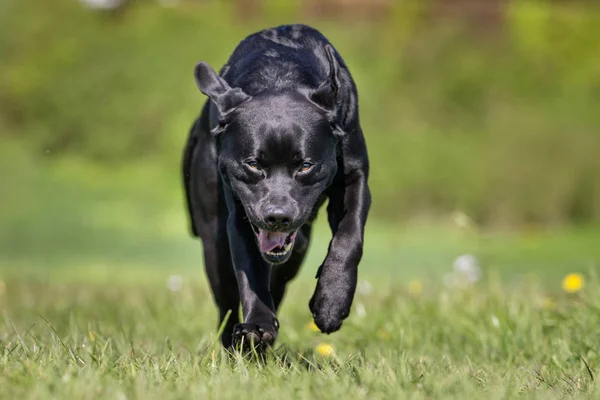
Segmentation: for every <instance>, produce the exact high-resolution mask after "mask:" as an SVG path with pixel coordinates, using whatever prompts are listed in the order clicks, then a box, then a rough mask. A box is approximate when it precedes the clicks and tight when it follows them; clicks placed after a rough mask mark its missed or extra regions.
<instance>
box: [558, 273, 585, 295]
mask: <svg viewBox="0 0 600 400" xmlns="http://www.w3.org/2000/svg"><path fill="white" fill-rule="evenodd" d="M562 288H563V290H564V291H565V292H567V293H577V292H579V291H580V290H581V289H582V288H583V275H581V274H569V275H567V276H565V277H564V278H563V280H562Z"/></svg>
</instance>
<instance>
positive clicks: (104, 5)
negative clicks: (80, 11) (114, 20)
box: [80, 0, 123, 10]
mask: <svg viewBox="0 0 600 400" xmlns="http://www.w3.org/2000/svg"><path fill="white" fill-rule="evenodd" d="M80 1H81V2H82V3H83V4H84V5H86V6H87V7H89V8H93V9H96V10H113V9H115V8H119V7H120V6H121V5H122V4H123V0H80Z"/></svg>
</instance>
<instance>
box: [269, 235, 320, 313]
mask: <svg viewBox="0 0 600 400" xmlns="http://www.w3.org/2000/svg"><path fill="white" fill-rule="evenodd" d="M311 232H312V225H311V224H310V223H307V224H305V225H303V226H302V227H301V228H300V229H299V230H298V235H297V236H296V243H295V245H294V249H293V250H292V255H291V256H290V259H289V260H288V261H287V262H286V263H285V264H282V265H275V266H273V267H271V285H270V288H271V296H272V297H273V302H274V303H275V309H276V310H278V309H279V306H280V305H281V300H283V295H284V294H285V289H286V287H287V284H288V283H289V282H290V281H291V280H292V279H294V278H295V277H296V275H297V274H298V271H299V270H300V266H301V265H302V262H303V261H304V257H305V256H306V252H307V251H308V245H309V243H310V235H311Z"/></svg>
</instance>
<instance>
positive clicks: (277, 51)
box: [183, 25, 371, 347]
mask: <svg viewBox="0 0 600 400" xmlns="http://www.w3.org/2000/svg"><path fill="white" fill-rule="evenodd" d="M195 77H196V83H197V85H198V87H199V89H200V91H201V92H202V93H204V94H206V95H207V96H208V97H209V99H210V101H207V102H206V104H205V106H204V108H203V110H202V113H201V115H200V117H199V118H198V119H197V120H196V122H195V123H194V125H193V128H192V130H191V132H190V136H189V138H188V141H187V145H186V147H185V151H184V155H183V179H184V186H185V192H186V197H187V202H188V210H189V214H190V220H191V229H192V232H193V234H194V235H195V236H198V237H200V238H201V239H202V242H203V246H204V261H205V266H206V272H207V275H208V279H209V281H210V285H211V288H212V291H213V294H214V298H215V301H216V303H217V305H218V307H219V311H220V319H219V322H221V321H222V320H223V318H224V317H225V316H226V314H227V312H228V311H229V310H231V311H232V313H231V316H230V318H229V319H228V322H227V324H226V327H225V330H224V332H223V335H222V337H221V340H222V343H223V345H225V346H230V345H232V344H234V345H235V344H237V343H239V342H240V341H241V340H242V339H244V342H245V343H249V342H251V341H252V342H254V344H255V345H258V346H259V347H261V346H262V347H265V346H269V345H271V344H272V343H273V342H274V341H275V339H276V338H277V333H278V330H279V323H278V321H277V318H276V311H277V308H278V307H279V305H280V302H281V299H282V298H283V295H284V292H285V287H286V285H287V283H288V282H289V281H290V280H291V279H293V278H294V277H295V275H296V273H297V272H298V270H299V268H300V265H301V263H302V260H303V259H304V256H305V254H306V251H307V249H308V244H309V241H310V234H311V224H312V222H313V220H314V218H315V216H316V213H317V211H318V209H319V207H321V206H322V205H323V203H324V202H325V200H326V199H329V204H328V206H327V213H328V220H329V225H330V227H331V230H332V233H333V237H332V240H331V242H330V244H329V250H328V254H327V257H326V258H325V260H324V262H323V264H322V265H321V266H320V267H319V269H318V272H317V278H318V282H317V287H316V290H315V292H314V294H313V296H312V298H311V300H310V304H309V306H310V310H311V311H312V314H313V317H314V321H315V323H316V325H317V326H318V327H319V329H321V331H322V332H325V333H331V332H334V331H336V330H338V329H339V328H340V326H341V325H342V321H343V320H344V319H345V318H346V317H347V316H348V314H349V311H350V307H351V305H352V300H353V297H354V292H355V289H356V279H357V267H358V264H359V262H360V259H361V257H362V248H363V237H364V226H365V222H366V219H367V214H368V211H369V207H370V203H371V196H370V192H369V187H368V183H367V180H368V174H369V161H368V157H367V149H366V145H365V140H364V137H363V133H362V130H361V128H360V124H359V117H358V101H357V92H356V86H355V84H354V82H353V80H352V77H351V75H350V72H349V71H348V68H347V67H346V65H345V63H344V61H343V60H342V58H341V57H340V56H339V54H338V53H337V52H336V51H335V50H334V48H333V47H332V45H331V44H330V43H329V41H328V40H327V39H326V38H325V37H324V36H323V35H322V34H321V33H319V32H318V31H316V30H315V29H312V28H310V27H307V26H304V25H286V26H280V27H277V28H273V29H267V30H264V31H261V32H258V33H255V34H253V35H250V36H248V37H247V38H246V39H245V40H243V41H242V42H241V43H240V44H239V45H238V47H237V48H236V49H235V51H234V52H233V55H232V56H231V58H230V59H229V61H228V62H227V64H226V65H225V66H224V67H223V69H222V70H221V72H220V75H217V74H216V73H215V71H214V70H213V69H212V68H211V67H210V66H209V65H208V64H206V63H204V62H201V63H199V64H198V65H197V66H196V69H195ZM261 232H262V233H261ZM272 232H282V233H281V236H277V237H281V238H283V237H284V236H283V235H288V236H285V237H286V239H285V240H286V242H285V243H293V244H294V246H293V248H292V250H290V251H289V252H287V253H286V252H285V251H284V250H283V247H277V248H276V249H277V252H273V251H275V250H273V251H271V252H269V251H266V252H265V251H262V250H261V249H263V248H266V247H260V246H259V245H258V242H259V241H257V239H259V238H260V237H267V238H268V237H271V236H269V235H272ZM293 232H296V233H295V236H294V234H293ZM260 235H263V236H260ZM294 237H295V243H294ZM265 246H266V245H265ZM279 251H281V252H279ZM275 264H277V265H275ZM240 300H241V304H242V311H243V317H244V321H243V323H240V321H239V317H238V307H239V303H240Z"/></svg>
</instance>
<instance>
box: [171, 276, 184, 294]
mask: <svg viewBox="0 0 600 400" xmlns="http://www.w3.org/2000/svg"><path fill="white" fill-rule="evenodd" d="M182 287H183V280H182V279H181V276H179V275H171V276H170V277H169V279H167V288H168V289H169V290H170V291H171V292H179V291H180V290H181V288H182Z"/></svg>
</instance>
